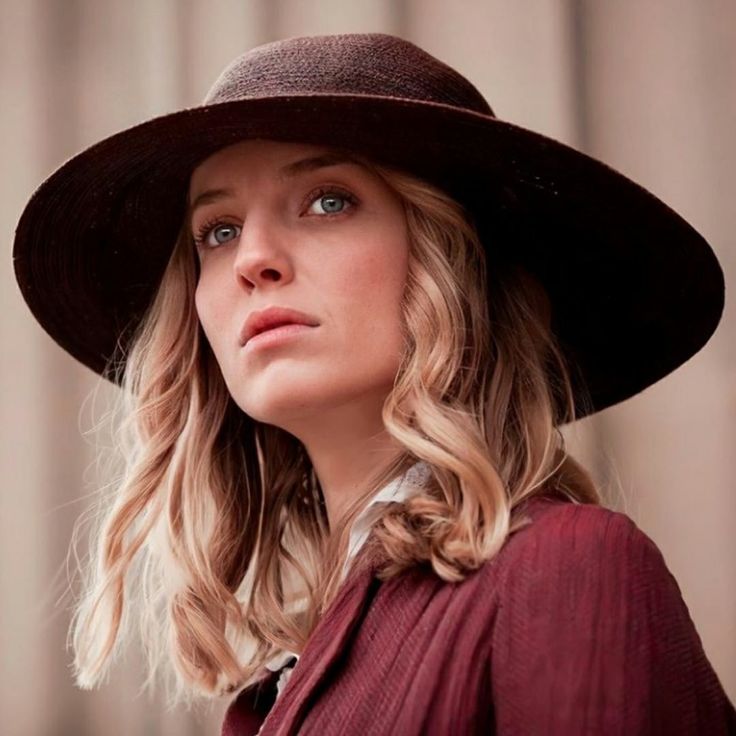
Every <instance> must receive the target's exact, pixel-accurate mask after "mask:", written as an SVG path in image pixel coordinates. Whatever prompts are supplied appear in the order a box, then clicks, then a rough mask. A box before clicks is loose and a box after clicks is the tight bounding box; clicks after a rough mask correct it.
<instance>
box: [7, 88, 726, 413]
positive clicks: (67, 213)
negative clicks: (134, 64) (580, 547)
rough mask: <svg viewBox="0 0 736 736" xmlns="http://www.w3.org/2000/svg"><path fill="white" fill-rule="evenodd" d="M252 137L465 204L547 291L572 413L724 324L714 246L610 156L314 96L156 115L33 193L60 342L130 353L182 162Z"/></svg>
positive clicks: (33, 252) (32, 258) (622, 395)
mask: <svg viewBox="0 0 736 736" xmlns="http://www.w3.org/2000/svg"><path fill="white" fill-rule="evenodd" d="M245 138H269V139H273V140H283V141H294V142H302V143H314V144H318V145H332V146H337V147H344V148H349V149H352V150H354V151H358V152H361V153H364V154H366V155H368V156H371V157H373V158H374V159H376V160H377V161H380V162H383V163H386V164H388V165H392V166H395V167H398V168H402V169H406V170H408V171H410V172H412V173H414V174H416V175H418V176H421V177H423V178H425V179H427V180H428V181H430V182H432V183H435V184H437V185H438V186H440V187H442V188H443V189H444V190H446V191H447V192H448V193H450V194H451V195H452V196H454V197H456V198H457V199H458V200H459V201H460V202H462V203H463V204H464V205H465V207H466V209H467V210H468V212H469V213H470V214H471V216H472V218H473V219H474V221H475V224H476V226H477V227H478V230H479V232H480V234H481V238H482V240H483V242H484V245H485V247H486V248H487V249H488V250H489V251H490V252H495V253H497V254H498V256H499V257H504V258H510V259H512V260H515V261H518V262H520V263H521V264H522V265H523V266H524V267H525V268H527V269H528V270H529V271H530V272H531V273H532V274H533V275H535V276H536V277H537V278H538V279H539V280H540V281H541V283H542V284H543V285H544V287H545V288H546V290H547V293H548V295H549V297H550V301H551V305H552V327H553V329H554V331H555V333H556V335H557V337H558V339H559V341H560V344H561V345H562V347H563V349H564V351H565V353H566V355H567V356H568V359H569V361H570V365H571V368H573V371H574V372H573V379H574V381H575V385H576V396H579V397H580V399H579V401H578V403H577V407H576V411H577V416H578V417H582V416H585V415H587V414H590V413H593V412H594V411H600V410H601V409H603V408H606V407H607V406H611V405H613V404H615V403H618V402H620V401H622V400H624V399H626V398H628V397H630V396H632V395H634V394H636V393H638V392H640V391H641V390H643V389H644V388H646V387H647V386H649V385H651V384H653V383H654V382H656V381H657V380H659V379H660V378H662V377H663V376H665V375H667V374H668V373H670V372H671V371H673V370H674V369H675V368H677V367H678V366H680V365H681V364H683V363H684V362H685V361H686V360H688V359H689V358H690V357H691V356H692V355H694V354H695V353H696V352H697V351H698V350H699V349H700V348H701V347H702V346H703V345H704V344H705V343H706V342H707V340H708V339H709V338H710V336H711V335H712V333H713V332H714V331H715V328H716V326H717V324H718V322H719V320H720V317H721V314H722V311H723V306H724V292H725V284H724V278H723V272H722V270H721V268H720V265H719V263H718V260H717V259H716V257H715V254H714V252H713V250H712V249H711V248H710V246H709V245H708V243H707V242H706V241H705V239H704V238H703V237H702V236H701V235H700V234H699V233H698V232H697V231H696V230H695V229H694V228H693V227H691V226H690V225H689V224H688V223H687V222H686V221H685V220H684V219H683V218H682V217H680V216H679V215H678V214H677V213H676V212H674V211H673V210H672V209H671V208H669V207H668V206H667V205H666V204H664V203H663V202H662V201H661V200H659V199H658V198H657V197H655V196H654V195H653V194H651V193H650V192H648V191H647V190H646V189H644V188H643V187H641V186H639V185H638V184H636V183H635V182H633V181H631V180H630V179H628V178H627V177H625V176H624V175H623V174H621V173H619V172H617V171H615V170H614V169H612V168H610V167H609V166H607V165H605V164H603V163H602V162H600V161H598V160H596V159H594V158H592V157H590V156H587V155H586V154H583V153H581V152H579V151H577V150H575V149H573V148H571V147H569V146H567V145H565V144H563V143H560V142H559V141H556V140H554V139H551V138H548V137H546V136H544V135H541V134H539V133H535V132H533V131H530V130H527V129H525V128H521V127H519V126H516V125H513V124H511V123H509V122H506V121H503V120H498V119H496V118H493V117H490V116H486V115H482V114H479V113H473V112H469V111H462V110H459V109H457V108H454V107H452V106H450V105H443V104H437V103H422V102H412V101H406V100H401V99H397V98H385V97H374V96H371V95H352V94H350V95H347V94H336V95H321V94H319V95H303V96H281V97H270V98H253V99H246V100H238V101H234V102H225V103H219V104H213V105H207V106H201V107H195V108H191V109H187V110H181V111H177V112H174V113H170V114H167V115H163V116H160V117H156V118H153V119H151V120H148V121H145V122H143V123H140V124H138V125H136V126H134V127H132V128H128V129H126V130H123V131H121V132H119V133H116V134H115V135H112V136H110V137H108V138H105V139H104V140H102V141H100V142H98V143H96V144H95V145H93V146H91V147H89V148H87V149H86V150H84V151H82V152H81V153H79V154H77V155H76V156H74V157H73V158H71V159H69V160H68V161H66V162H65V163H64V164H62V165H61V166H60V167H59V168H58V169H57V170H56V171H55V172H54V173H53V174H52V175H51V176H49V177H48V178H47V179H46V180H45V181H44V182H43V183H42V184H41V185H40V186H39V187H38V189H37V190H36V191H35V192H34V194H33V195H32V197H31V198H30V200H29V202H28V203H27V205H26V207H25V209H24V211H23V213H22V215H21V218H20V220H19V223H18V226H17V228H16V236H15V243H14V248H13V261H14V268H15V274H16V278H17V281H18V284H19V286H20V290H21V293H22V295H23V297H24V299H25V300H26V302H27V303H28V305H29V307H30V309H31V311H32V313H33V315H34V316H35V317H36V319H37V320H38V321H39V323H40V324H41V325H42V326H43V328H44V329H45V330H46V331H47V332H48V334H49V335H50V336H51V337H52V338H53V339H54V340H55V341H56V342H57V343H58V344H59V345H60V346H61V347H62V348H63V349H64V350H66V351H67V352H69V353H70V354H71V355H72V356H74V357H75V358H76V359H77V360H79V361H80V362H82V363H83V364H84V365H86V366H88V367H89V368H91V369H92V370H93V371H95V372H97V373H100V374H104V373H103V372H104V371H105V369H106V367H107V364H108V361H109V360H110V358H111V357H112V356H113V355H115V357H116V358H120V356H121V354H124V352H125V348H126V345H127V340H128V338H129V336H130V334H131V331H132V329H133V328H134V327H135V326H136V325H137V323H138V321H139V320H140V318H141V316H142V315H143V314H144V312H145V310H146V308H147V306H148V305H149V303H150V302H151V299H152V297H153V295H154V293H155V290H156V287H157V285H158V283H159V282H160V279H161V276H162V274H163V271H164V269H165V267H166V264H167V261H168V259H169V256H170V254H171V252H172V250H173V246H174V242H175V239H176V237H177V234H178V232H179V229H180V227H181V224H182V222H183V218H184V214H185V209H186V202H187V190H188V185H189V176H190V173H191V171H192V169H193V168H194V167H195V166H196V165H197V164H198V163H199V162H200V161H202V160H203V159H204V158H206V157H207V156H209V155H210V154H211V153H213V152H214V151H215V150H217V149H219V148H221V147H223V146H226V145H229V144H231V143H234V142H236V141H238V140H241V139H245ZM118 343H119V345H118ZM116 346H117V347H118V348H119V349H120V350H122V353H120V352H116ZM575 369H577V371H578V372H579V375H578V374H577V373H576V372H575ZM105 375H106V377H107V378H110V380H113V377H112V375H111V374H105ZM583 385H585V387H587V391H588V392H589V398H590V403H588V402H587V401H586V400H584V398H583V397H584V395H585V391H584V390H583V388H582V387H583Z"/></svg>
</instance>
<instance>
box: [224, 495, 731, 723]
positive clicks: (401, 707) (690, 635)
mask: <svg viewBox="0 0 736 736" xmlns="http://www.w3.org/2000/svg"><path fill="white" fill-rule="evenodd" d="M528 512H529V515H530V516H531V517H532V519H533V523H532V524H531V525H530V526H528V527H526V528H524V529H522V530H520V531H519V532H517V533H516V534H514V535H512V537H511V538H510V539H509V540H508V541H507V542H506V544H505V545H504V547H503V548H502V550H501V552H500V553H499V554H498V555H497V556H496V557H495V558H494V559H493V560H490V561H489V562H487V563H486V564H485V565H483V566H482V567H481V568H480V569H479V570H477V571H476V572H474V573H472V574H471V575H469V576H468V577H467V578H466V579H465V580H464V581H462V582H460V583H456V584H453V583H446V582H444V581H442V580H441V579H439V578H438V577H437V576H436V575H435V574H434V573H432V571H431V570H430V569H428V568H425V567H417V568H415V569H413V570H411V571H408V572H407V573H405V574H403V575H401V576H399V577H398V578H397V579H394V580H390V581H386V582H383V583H382V582H381V581H380V580H378V579H377V578H376V577H375V576H374V574H373V567H371V565H362V566H361V565H357V564H356V566H355V568H353V569H352V570H351V574H350V576H349V577H348V579H347V580H346V581H345V582H344V583H343V586H342V588H341V590H340V592H339V594H338V597H337V598H336V600H335V601H334V603H333V604H332V606H331V607H330V608H329V610H328V611H327V612H326V614H325V616H324V617H323V619H322V620H321V621H320V623H319V625H318V626H317V628H316V629H315V631H314V632H313V634H312V636H311V638H310V640H309V642H308V644H307V646H306V648H305V650H304V652H303V653H302V656H301V658H300V660H299V662H298V663H297V665H296V667H295V669H294V670H293V672H292V674H291V678H290V680H289V682H288V684H287V686H286V687H285V688H284V691H283V692H282V694H281V695H280V697H279V698H278V700H276V701H275V702H274V700H275V688H276V680H277V679H278V673H273V676H272V677H270V678H269V679H267V680H266V681H264V682H262V683H259V685H257V686H252V687H250V688H248V689H246V690H243V691H241V693H240V694H239V695H238V696H237V697H236V698H235V699H234V700H233V701H232V702H231V704H230V706H229V708H228V710H227V713H226V715H225V719H224V721H223V724H222V736H252V735H254V734H256V733H260V734H262V735H263V736H274V735H275V734H278V735H279V736H284V735H286V734H310V735H311V734H314V735H315V736H316V735H317V734H319V735H320V736H331V735H333V734H334V735H335V736H337V735H338V734H339V735H340V736H345V735H346V734H347V735H352V734H355V735H356V736H357V735H360V736H368V735H371V734H372V735H375V736H382V735H386V736H388V734H393V735H396V734H400V735H401V736H419V734H422V735H424V734H428V735H431V736H448V735H450V734H451V735H452V736H462V735H463V734H499V735H502V736H512V735H513V736H517V735H518V736H522V735H524V736H529V735H537V734H539V735H544V736H556V735H557V734H559V735H562V734H565V736H570V735H571V734H591V735H592V734H596V735H597V736H600V735H604V736H608V735H609V734H621V735H622V736H624V735H626V736H633V735H637V736H639V735H650V734H651V735H653V734H662V736H664V735H665V734H666V735H667V736H685V735H686V734H687V736H696V734H697V735H698V736H700V735H701V734H703V735H705V734H707V735H708V736H720V735H725V734H736V712H735V711H734V708H733V705H732V704H731V703H730V702H729V700H728V698H727V696H726V694H725V692H724V690H723V687H722V685H721V683H720V681H719V679H718V677H717V675H716V674H715V672H714V670H713V668H712V666H711V664H710V663H709V661H708V659H707V658H706V656H705V653H704V651H703V647H702V643H701V640H700V637H699V635H698V633H697V631H696V629H695V627H694V625H693V621H692V619H691V617H690V615H689V612H688V609H687V606H686V604H685V602H684V601H683V598H682V595H681V591H680V589H679V587H678V584H677V582H676V581H675V579H674V578H673V576H672V574H671V573H670V571H669V570H668V568H667V566H666V564H665V561H664V559H663V557H662V554H661V553H660V551H659V550H658V548H657V547H656V545H655V544H654V543H653V542H652V540H651V539H650V538H649V537H648V536H646V534H644V532H642V531H641V530H640V529H639V528H638V527H637V526H636V525H635V524H634V523H633V521H631V519H629V518H628V517H627V516H626V515H625V514H622V513H619V512H615V511H611V510H608V509H605V508H602V507H599V506H589V505H578V504H573V503H570V502H567V501H564V500H561V499H560V500H558V499H552V498H545V499H535V500H533V501H532V502H531V503H530V504H529V505H528ZM371 564H373V563H371ZM259 729H261V730H260V732H259Z"/></svg>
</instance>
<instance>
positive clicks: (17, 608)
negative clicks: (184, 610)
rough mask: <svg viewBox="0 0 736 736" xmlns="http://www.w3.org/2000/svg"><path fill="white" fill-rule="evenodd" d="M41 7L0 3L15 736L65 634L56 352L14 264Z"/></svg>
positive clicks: (6, 623)
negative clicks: (53, 381) (52, 624)
mask: <svg viewBox="0 0 736 736" xmlns="http://www.w3.org/2000/svg"><path fill="white" fill-rule="evenodd" d="M43 12H44V8H43V4H42V3H41V2H33V1H29V2H23V0H10V1H9V2H4V3H2V4H0V109H2V111H3V112H2V116H0V146H1V147H2V160H3V163H4V166H3V171H4V175H3V177H2V179H1V180H0V192H1V196H0V222H1V223H2V232H3V248H4V252H3V258H2V262H1V263H0V274H1V276H2V288H0V299H1V300H2V316H1V317H0V339H1V340H2V345H3V351H2V360H0V386H2V423H1V424H0V475H1V476H2V479H3V480H2V484H0V494H2V505H1V508H2V512H1V513H0V712H2V713H3V714H4V715H3V719H2V720H3V727H2V729H3V732H4V733H6V734H9V736H16V735H17V736H21V735H23V736H26V735H27V734H36V733H41V730H40V728H41V726H40V724H41V721H42V719H43V714H42V712H41V711H42V710H43V708H42V707H39V706H40V705H41V704H43V705H44V706H45V704H46V703H48V702H49V701H50V700H52V699H53V690H52V686H51V683H50V682H49V679H48V677H47V674H48V668H49V664H50V662H49V655H48V654H47V653H48V652H49V650H51V649H54V648H55V649H56V650H57V652H58V651H59V650H60V649H61V644H60V642H59V640H58V638H56V639H54V640H53V641H52V640H51V639H52V637H51V636H50V633H49V631H48V630H43V629H42V619H43V613H42V611H41V610H40V602H41V601H43V600H45V599H46V597H47V580H49V579H50V577H51V576H50V574H49V573H50V566H49V557H50V556H51V555H53V551H52V549H51V548H52V546H53V545H52V543H51V542H50V540H49V536H48V531H49V524H50V523H52V519H53V517H52V514H51V511H50V508H51V505H52V503H54V502H55V501H57V500H58V496H57V494H56V489H55V488H54V489H52V488H51V486H52V485H53V484H54V476H53V473H52V472H51V468H52V466H51V462H50V457H49V456H50V454H51V452H52V448H51V442H50V440H51V438H50V435H49V431H48V413H49V406H48V398H49V395H48V394H47V393H46V386H45V381H46V379H47V376H48V371H47V366H46V361H47V359H48V355H49V353H53V348H52V349H51V350H49V346H48V342H47V337H46V335H45V333H44V332H43V330H42V329H41V328H40V327H39V326H37V325H36V323H35V322H34V321H33V318H32V317H31V316H30V313H29V312H28V309H27V307H26V306H25V303H24V302H23V301H22V298H21V296H20V292H19V290H18V287H17V285H16V283H15V278H14V275H13V266H12V261H11V249H12V240H13V232H14V228H15V224H16V222H17V218H18V216H19V214H20V210H21V208H22V206H23V204H24V203H25V200H26V199H27V198H28V197H29V196H30V194H31V193H32V191H33V190H34V188H35V186H36V184H37V183H38V181H39V180H40V177H41V176H42V174H43V173H44V172H45V170H46V168H47V165H48V158H47V156H46V155H45V146H44V145H43V142H44V141H45V138H46V135H47V134H48V120H47V108H46V106H45V104H44V95H45V94H48V90H47V89H46V85H47V78H46V76H45V73H46V69H45V66H44V54H45V49H44V48H43V46H42V44H40V43H39V35H38V33H39V27H40V25H41V24H42V22H43V21H42V17H43ZM59 127H61V126H59ZM51 656H54V655H51ZM56 656H59V655H58V654H57V655H56Z"/></svg>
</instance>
